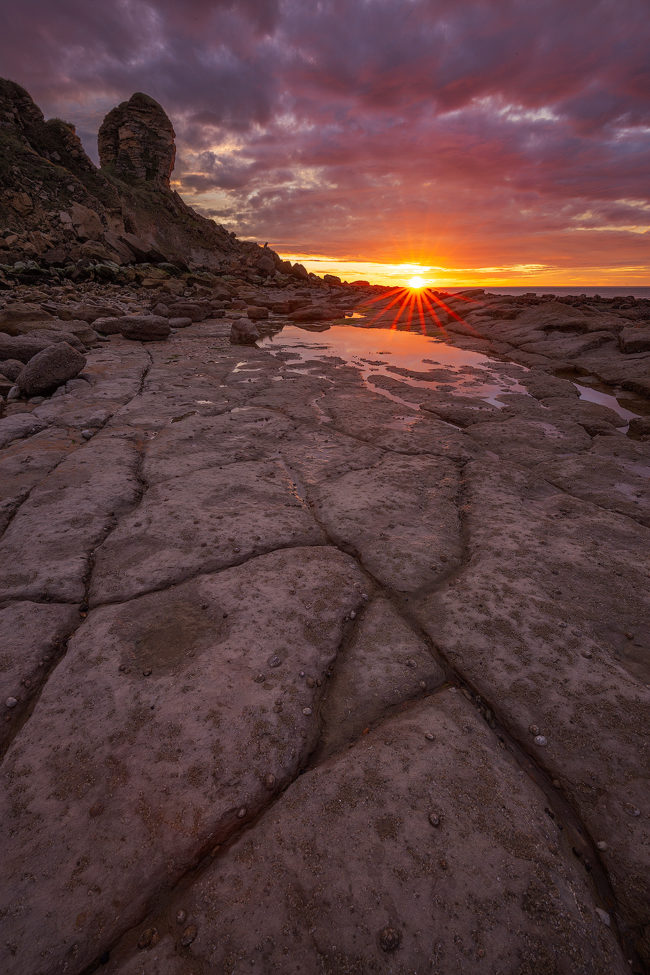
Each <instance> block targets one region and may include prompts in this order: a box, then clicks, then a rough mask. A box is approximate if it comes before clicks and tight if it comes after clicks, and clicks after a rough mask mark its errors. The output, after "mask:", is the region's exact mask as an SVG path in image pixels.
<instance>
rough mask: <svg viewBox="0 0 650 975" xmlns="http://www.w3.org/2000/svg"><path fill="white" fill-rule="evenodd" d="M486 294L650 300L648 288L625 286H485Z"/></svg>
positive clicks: (649, 289)
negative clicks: (583, 296) (597, 296)
mask: <svg viewBox="0 0 650 975" xmlns="http://www.w3.org/2000/svg"><path fill="white" fill-rule="evenodd" d="M485 290H486V292H488V293H489V294H491V295H528V294H533V295H557V296H558V297H564V296H567V297H568V296H569V295H577V296H580V295H585V296H586V297H587V298H595V297H596V295H599V296H600V297H601V298H617V297H619V296H623V297H625V298H628V297H630V298H650V286H649V287H642V288H639V287H636V286H630V287H627V286H626V285H616V286H615V287H609V286H608V287H600V288H598V287H595V288H588V287H586V286H585V287H581V286H580V285H578V286H577V287H575V288H566V287H560V286H558V287H556V288H554V287H553V286H552V285H537V286H536V285H534V284H531V285H528V287H526V288H510V287H499V286H498V285H493V286H490V285H486V286H485Z"/></svg>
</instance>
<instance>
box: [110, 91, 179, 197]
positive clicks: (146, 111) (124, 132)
mask: <svg viewBox="0 0 650 975" xmlns="http://www.w3.org/2000/svg"><path fill="white" fill-rule="evenodd" d="M175 135H176V133H175V132H174V129H173V127H172V123H171V122H170V121H169V118H168V117H167V114H166V113H165V111H164V109H163V108H162V107H161V106H160V105H159V104H158V102H157V101H155V100H154V99H153V98H150V97H149V95H144V94H143V93H142V92H141V91H138V92H136V93H135V95H132V96H131V98H130V99H129V100H128V102H122V103H121V104H120V105H118V106H117V108H114V109H113V110H112V111H111V112H109V113H108V115H107V116H106V118H105V119H104V121H103V122H102V124H101V128H100V130H99V135H98V138H97V145H98V148H99V160H100V163H101V166H102V169H105V170H110V171H111V172H113V173H114V174H115V175H116V176H117V177H119V179H123V180H126V181H127V182H131V181H132V180H142V179H143V180H147V181H148V182H151V183H154V184H156V185H159V186H163V187H166V188H169V177H170V176H171V174H172V170H173V168H174V159H175V157H176V145H175V143H174V138H175Z"/></svg>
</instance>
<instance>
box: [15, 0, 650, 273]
mask: <svg viewBox="0 0 650 975" xmlns="http://www.w3.org/2000/svg"><path fill="white" fill-rule="evenodd" d="M0 18H1V21H2V24H3V27H2V31H0V76H3V77H7V78H11V79H12V80H13V81H16V82H18V83H19V84H21V85H23V87H25V88H26V89H27V90H28V91H29V92H30V94H31V95H32V97H33V98H34V99H35V101H36V102H37V104H39V106H40V107H41V109H42V110H43V111H44V113H45V115H46V117H48V118H49V117H53V116H57V117H61V118H64V119H66V120H68V121H71V122H73V123H75V125H76V127H77V131H78V132H79V134H80V136H81V138H82V141H83V143H84V145H85V147H86V150H87V151H88V153H89V155H91V156H92V157H93V158H94V159H95V160H97V153H96V137H97V130H98V128H99V125H100V124H101V120H102V118H103V117H104V115H105V114H106V113H107V112H108V111H109V110H110V109H111V108H112V107H113V106H114V105H116V104H117V103H118V102H120V101H123V100H124V99H127V98H129V97H130V96H131V94H133V92H135V91H144V92H146V93H147V94H149V95H152V96H153V97H154V98H156V99H157V100H158V101H159V102H160V103H161V104H162V106H163V107H164V108H165V110H166V111H167V114H168V115H169V116H170V118H171V120H172V123H173V125H174V129H175V131H176V137H177V138H176V142H177V155H176V168H175V171H174V174H173V185H174V187H175V189H177V190H178V191H179V192H180V194H181V195H182V196H183V198H184V199H185V200H186V201H187V202H188V203H189V204H190V205H192V206H194V207H195V208H196V209H198V210H200V212H202V213H204V214H206V215H209V216H212V217H214V219H215V220H217V222H219V223H222V224H224V225H225V226H226V227H227V228H228V229H229V230H234V231H235V232H236V233H237V234H238V236H241V237H245V238H250V239H255V240H259V241H260V242H261V243H264V242H265V241H268V243H269V245H270V246H271V247H273V248H274V249H276V250H277V251H278V252H279V253H280V254H282V255H283V256H284V257H291V259H293V260H302V261H303V263H307V266H308V267H310V269H315V270H318V272H319V273H323V272H324V271H328V270H329V271H333V272H334V273H341V274H342V276H344V277H345V278H347V279H348V280H354V279H356V278H365V279H369V280H373V281H380V280H381V281H391V282H392V281H394V282H399V281H402V280H406V279H408V278H409V277H410V276H412V275H413V274H414V273H418V274H420V275H421V276H422V277H423V278H424V279H425V280H427V281H428V282H430V283H432V284H436V283H440V284H445V283H456V284H459V283H460V284H490V283H494V284H518V285H522V284H523V285H526V284H528V283H531V284H532V283H539V284H544V283H554V284H565V285H570V284H585V285H588V284H592V285H593V284H598V285H617V284H630V285H632V284H636V285H644V284H646V285H647V284H650V0H183V2H180V0H151V2H145V0H103V2H102V3H101V4H94V3H92V2H89V0H54V2H52V0H20V3H16V2H15V0H0Z"/></svg>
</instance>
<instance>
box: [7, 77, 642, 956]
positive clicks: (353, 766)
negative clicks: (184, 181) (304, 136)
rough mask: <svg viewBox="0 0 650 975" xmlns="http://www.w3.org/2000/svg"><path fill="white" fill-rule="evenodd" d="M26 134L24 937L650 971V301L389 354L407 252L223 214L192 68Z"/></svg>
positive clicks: (20, 832) (11, 831)
mask: <svg viewBox="0 0 650 975" xmlns="http://www.w3.org/2000/svg"><path fill="white" fill-rule="evenodd" d="M0 139H1V140H2V147H3V153H2V157H1V158H2V162H1V164H0V165H1V166H2V170H1V171H0V179H1V186H0V217H1V220H2V227H3V230H2V231H0V247H1V248H2V250H0V264H2V267H0V288H1V289H2V291H1V292H0V394H1V395H2V397H3V398H2V403H1V404H0V405H1V414H0V447H1V448H2V449H1V451H0V479H1V483H2V500H1V506H0V530H1V531H2V535H1V537H0V555H1V558H0V567H1V568H0V632H1V633H2V642H1V649H0V683H1V685H2V688H1V693H0V707H1V708H2V722H1V723H0V743H1V747H2V756H3V760H2V786H3V788H2V791H1V793H0V805H1V806H2V824H3V880H2V885H1V887H2V889H1V893H0V929H1V934H2V936H1V938H0V958H1V961H0V970H2V971H3V972H6V973H8V975H63V973H66V975H72V973H74V975H85V973H90V972H93V971H95V970H103V971H106V972H107V973H116V975H118V973H119V975H140V973H143V972H144V973H147V975H176V973H178V975H181V973H182V975H187V973H192V975H208V973H222V972H223V973H239V972H243V971H247V972H248V971H252V972H260V973H276V972H279V973H299V972H300V973H312V972H324V973H330V975H343V973H355V975H357V973H358V975H361V973H363V975H365V973H368V972H378V973H379V972H381V973H395V975H397V973H400V975H402V973H404V975H406V973H414V972H429V973H438V975H448V973H452V972H465V973H470V975H472V973H475V972H476V973H481V972H485V973H488V975H496V973H504V975H510V973H512V975H515V973H516V975H533V973H535V975H540V973H544V975H546V973H548V975H551V973H553V975H555V973H562V975H564V973H566V975H569V973H571V975H575V973H584V975H615V973H621V975H622V973H630V972H632V973H641V972H643V971H646V970H647V968H648V965H649V964H650V927H649V923H650V922H649V918H648V886H649V884H648V878H649V877H650V848H649V841H648V815H649V814H650V807H649V803H648V767H649V764H648V756H647V741H648V737H647V729H648V702H649V699H650V692H649V686H648V684H649V675H650V667H649V666H648V650H649V643H650V640H649V634H650V599H649V597H648V593H649V591H650V587H649V585H648V581H649V576H650V564H649V559H648V553H649V552H650V544H649V540H650V499H649V496H648V490H647V487H648V474H649V473H650V424H649V422H648V416H649V412H650V411H649V404H650V368H649V367H650V302H649V301H644V300H639V299H634V298H627V297H625V296H621V297H619V298H615V299H606V298H586V297H582V298H580V297H576V298H570V299H569V298H558V297H553V296H536V295H529V296H524V297H519V298H515V297H507V296H498V295H491V294H487V293H484V292H482V291H476V290H473V291H467V292H464V293H461V294H457V295H448V294H443V293H437V294H436V295H435V298H436V299H437V300H436V302H435V315H434V314H432V313H431V312H427V313H426V314H425V315H424V316H423V319H422V321H420V320H419V318H418V316H417V315H416V316H415V317H414V318H413V319H412V321H411V324H410V329H411V331H412V332H424V334H425V335H426V336H429V337H433V338H435V339H438V340H440V342H441V343H443V344H444V348H445V349H447V350H449V349H456V350H464V351H466V352H473V353H480V354H481V355H483V356H487V357H488V361H489V365H488V366H486V365H485V363H483V364H482V365H480V366H477V365H466V364H465V365H460V366H459V365H453V366H452V365H450V364H449V363H448V362H447V363H446V364H445V363H444V362H442V360H441V361H438V360H436V358H435V347H434V344H433V343H430V350H431V351H430V354H428V355H426V356H424V357H423V358H422V361H421V363H420V364H419V365H418V366H417V368H414V367H412V366H409V367H404V366H399V365H395V366H390V365H389V366H388V367H386V368H385V369H383V371H382V372H381V373H373V374H370V373H369V372H368V370H365V371H364V368H365V367H364V364H365V365H368V368H369V369H370V368H371V366H372V363H373V362H375V360H376V361H379V360H380V358H381V357H382V356H383V357H384V358H383V359H382V361H383V362H385V361H386V359H385V355H386V341H387V336H388V335H389V334H391V333H393V330H391V329H390V325H391V324H392V323H393V321H394V318H395V315H394V308H390V309H389V308H388V307H387V305H388V304H389V302H390V298H387V299H386V300H383V296H384V295H385V290H384V289H381V288H378V287H371V286H368V285H365V284H363V283H358V284H356V285H347V284H344V283H341V282H340V281H338V279H336V278H333V277H329V278H328V279H327V280H321V279H319V278H316V277H315V276H313V275H308V274H307V272H306V271H305V270H304V268H300V267H299V266H298V267H296V266H292V265H289V264H287V262H283V261H282V260H281V259H280V258H279V257H278V255H277V254H275V253H274V252H273V251H271V250H270V249H269V248H265V247H264V248H262V247H258V246H257V245H255V244H249V243H245V242H240V241H238V240H237V239H236V238H234V237H232V236H231V235H230V234H228V233H227V232H226V231H225V230H224V229H223V228H219V227H218V226H217V225H215V224H214V223H212V222H211V221H207V220H204V219H203V218H201V217H199V216H198V215H196V214H194V212H193V211H192V210H191V209H190V208H189V207H187V206H186V205H185V204H184V203H183V201H182V200H181V199H180V197H178V196H177V194H175V193H173V191H172V190H171V189H170V188H169V176H170V173H171V171H172V167H173V160H174V151H173V139H174V136H173V129H172V126H171V123H170V122H169V119H167V116H166V115H165V113H164V112H163V110H162V109H161V108H160V106H159V105H157V103H155V102H154V101H153V100H152V99H150V98H148V97H147V96H145V95H135V96H133V98H132V99H130V100H129V101H128V102H125V103H123V104H122V105H120V106H118V108H116V109H114V110H113V112H111V113H109V115H108V116H107V118H106V120H105V122H104V124H103V125H102V128H101V130H100V140H99V141H100V159H101V163H102V165H101V168H100V169H97V168H96V167H94V166H93V164H92V162H91V161H90V160H89V159H88V157H87V156H86V155H85V153H84V152H83V149H82V148H81V145H80V143H79V141H78V139H77V138H76V136H75V135H74V131H73V129H72V128H71V127H70V126H68V125H66V124H64V123H60V122H58V121H56V120H55V121H54V122H45V121H44V120H43V117H42V114H41V113H40V111H39V110H38V109H37V107H36V106H35V105H34V103H33V102H32V101H31V99H30V98H29V96H28V95H27V93H26V92H24V91H23V89H20V88H19V87H18V86H16V85H13V83H11V82H2V83H0ZM4 150H6V151H4ZM353 314H354V317H351V316H352V315H353ZM398 324H399V323H398ZM332 326H333V327H332ZM340 326H345V328H346V329H347V330H349V334H350V335H354V334H358V333H359V330H363V331H364V334H367V333H368V330H370V329H375V330H376V331H374V332H372V335H373V336H374V335H376V338H377V342H376V348H375V349H374V354H373V355H370V356H368V357H367V358H366V359H365V360H364V362H363V363H361V364H360V362H359V361H357V360H355V359H354V357H352V356H351V355H350V354H349V353H347V352H346V350H345V348H344V345H343V344H342V343H341V342H339V343H338V345H337V344H336V342H335V341H334V339H333V338H332V336H333V335H334V333H335V332H337V334H338V331H337V330H338V329H339V328H340ZM296 328H300V329H302V330H303V331H302V334H304V336H305V337H306V339H307V338H309V339H312V340H313V338H314V334H313V333H314V331H315V330H317V331H318V338H319V341H320V340H322V346H321V347H320V348H317V347H316V346H315V345H311V346H307V345H305V347H304V348H301V349H298V346H297V345H296V341H295V339H294V340H293V344H292V343H291V342H289V341H288V340H286V341H284V342H283V335H284V336H287V335H288V334H289V331H290V330H291V329H296ZM271 338H272V339H273V341H272V342H270V339H271ZM312 349H313V355H312V352H311V350H312ZM481 361H482V360H481ZM382 368H383V367H382ZM488 373H489V374H492V373H494V375H496V376H498V377H500V378H499V381H500V382H502V383H505V384H506V385H505V386H504V388H503V389H502V390H501V391H500V392H498V394H497V395H496V397H495V396H493V395H490V396H487V395H486V394H485V392H484V391H483V389H482V384H485V376H486V375H487V374H488ZM508 384H509V385H508ZM576 384H577V385H576ZM586 387H590V388H593V389H595V390H596V391H601V392H604V393H606V394H609V396H610V397H612V399H610V400H606V402H608V403H609V405H603V403H602V402H601V403H598V402H593V401H592V400H590V399H587V398H585V395H583V393H584V388H586ZM581 390H582V391H583V393H580V391H581ZM579 393H580V395H579ZM617 404H619V405H623V406H625V407H626V409H627V412H628V413H629V414H630V415H629V416H628V417H627V419H624V418H623V417H622V415H621V413H620V411H617V409H618V407H617ZM614 407H617V408H614Z"/></svg>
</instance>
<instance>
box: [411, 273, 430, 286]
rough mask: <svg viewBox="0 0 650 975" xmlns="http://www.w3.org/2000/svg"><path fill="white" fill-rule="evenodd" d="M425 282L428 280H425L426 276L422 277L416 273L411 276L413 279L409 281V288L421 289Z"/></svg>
mask: <svg viewBox="0 0 650 975" xmlns="http://www.w3.org/2000/svg"><path fill="white" fill-rule="evenodd" d="M425 284H426V281H425V280H424V278H421V277H419V276H418V275H417V274H416V275H415V276H414V277H412V278H411V280H410V281H409V283H408V286H409V288H417V289H419V288H423V287H424V285H425Z"/></svg>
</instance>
